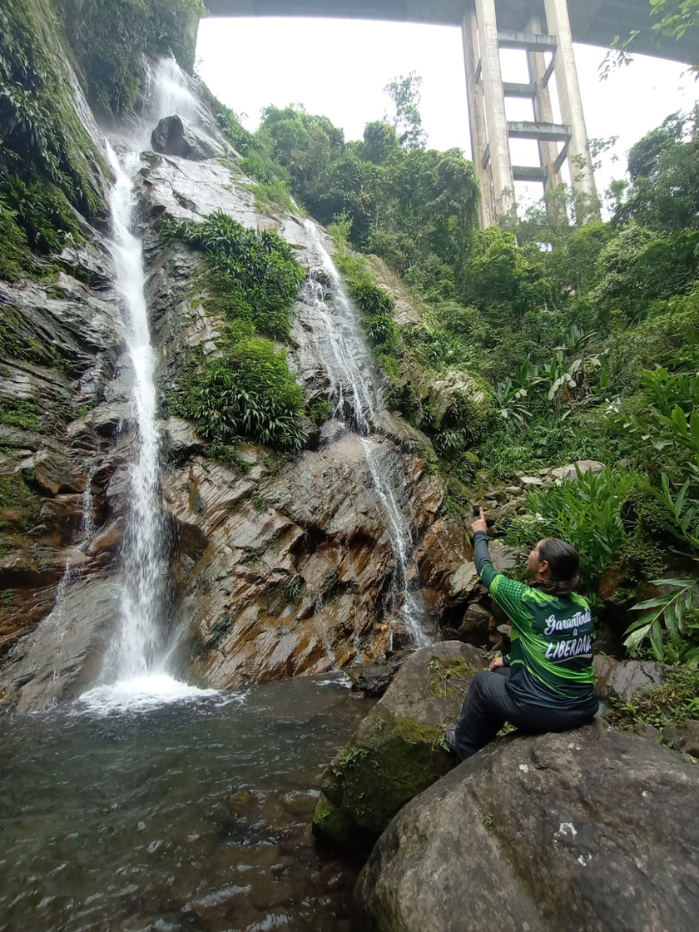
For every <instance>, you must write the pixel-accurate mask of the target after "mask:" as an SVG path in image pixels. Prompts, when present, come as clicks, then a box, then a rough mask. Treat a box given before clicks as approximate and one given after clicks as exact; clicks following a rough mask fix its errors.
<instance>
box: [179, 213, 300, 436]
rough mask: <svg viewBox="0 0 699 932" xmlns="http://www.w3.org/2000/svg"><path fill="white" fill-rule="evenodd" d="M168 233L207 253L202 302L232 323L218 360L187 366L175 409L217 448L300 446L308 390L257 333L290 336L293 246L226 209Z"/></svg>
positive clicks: (296, 275)
mask: <svg viewBox="0 0 699 932" xmlns="http://www.w3.org/2000/svg"><path fill="white" fill-rule="evenodd" d="M162 232H163V236H164V238H165V239H166V240H170V241H172V240H178V241H180V242H183V243H186V244H187V245H188V246H190V247H192V248H194V249H197V250H201V251H202V252H203V253H204V254H205V256H206V268H205V271H204V272H203V275H202V278H201V282H200V284H201V286H202V288H203V291H204V303H205V306H206V309H207V311H208V312H209V313H210V314H214V315H218V316H220V317H221V318H222V319H223V322H224V326H225V324H227V327H225V336H224V338H223V339H222V340H221V341H220V346H219V351H220V352H219V354H218V355H217V356H216V358H215V359H214V360H213V361H212V362H209V363H206V364H205V363H204V362H203V361H202V360H201V359H198V358H192V359H190V360H189V361H188V365H187V366H186V367H185V375H184V378H183V380H182V383H181V385H180V388H179V391H178V392H177V393H174V394H172V395H171V397H170V405H171V408H172V409H173V412H174V413H177V414H180V415H181V416H183V417H189V418H192V419H193V420H194V421H195V423H196V425H197V429H198V430H199V431H200V432H201V433H202V434H203V435H204V436H205V437H207V438H208V439H210V440H211V441H212V442H213V446H214V451H216V450H218V449H220V447H221V445H222V444H228V443H231V442H232V441H234V440H236V439H237V438H239V437H249V438H251V439H253V440H257V441H258V442H260V443H266V444H270V445H271V446H275V447H280V448H291V449H298V448H299V447H301V446H302V445H303V443H304V441H305V434H304V431H303V429H302V427H301V417H302V414H303V407H304V406H303V389H302V388H301V386H300V385H298V384H297V383H296V380H295V378H294V376H293V374H292V373H291V371H290V370H289V366H288V364H287V359H286V352H285V351H284V350H283V349H277V348H276V347H275V346H274V343H272V342H271V340H269V339H264V338H262V337H261V336H255V334H260V335H262V334H264V335H267V336H269V337H272V338H274V339H279V340H283V339H287V338H288V336H289V332H290V327H291V314H292V311H293V307H294V300H295V298H296V295H297V292H298V288H299V284H300V282H301V281H302V280H303V277H304V273H303V270H302V269H301V266H300V265H299V263H298V261H297V260H296V258H295V257H294V255H293V252H292V250H291V247H290V246H289V245H288V243H286V242H285V241H284V240H282V239H281V238H280V237H279V236H278V235H277V234H276V233H274V232H270V231H265V232H258V231H257V230H252V229H246V228H245V227H243V226H241V224H239V223H237V222H236V221H235V220H233V219H232V218H231V217H229V216H227V215H226V214H224V213H222V212H220V211H218V212H216V213H214V214H211V215H210V216H209V217H208V218H207V219H206V221H204V222H203V223H194V222H187V221H184V222H181V223H174V222H166V223H165V224H164V225H163V231H162Z"/></svg>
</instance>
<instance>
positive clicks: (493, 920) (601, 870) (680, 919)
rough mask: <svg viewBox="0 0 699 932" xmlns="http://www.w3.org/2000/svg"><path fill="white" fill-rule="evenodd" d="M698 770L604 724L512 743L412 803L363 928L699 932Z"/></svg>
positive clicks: (381, 867) (381, 847) (367, 874)
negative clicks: (698, 923)
mask: <svg viewBox="0 0 699 932" xmlns="http://www.w3.org/2000/svg"><path fill="white" fill-rule="evenodd" d="M697 878H699V769H697V767H696V766H694V765H692V764H689V763H686V762H685V761H684V760H683V759H682V758H681V757H680V755H679V754H676V753H674V752H673V751H670V750H668V749H666V748H663V747H660V746H658V745H652V744H650V743H649V742H647V741H643V740H642V739H641V738H638V737H636V736H635V735H631V734H627V733H625V732H617V731H613V730H611V729H607V728H605V727H604V726H603V725H602V724H601V723H595V724H593V725H588V726H586V727H585V728H582V729H579V730H577V731H573V732H564V733H562V734H548V735H540V736H537V737H530V738H514V739H511V738H507V739H505V740H504V741H500V742H496V743H495V744H493V745H491V746H489V747H488V748H485V749H484V750H483V751H480V752H479V753H478V754H476V755H474V756H473V757H472V758H470V759H469V760H467V761H465V762H464V763H463V764H461V765H460V766H459V767H458V768H456V769H455V770H453V771H452V772H451V773H450V774H448V775H447V776H446V777H444V779H442V780H440V781H439V782H438V783H436V784H435V785H434V786H432V787H431V788H430V789H429V790H427V792H425V793H423V794H422V795H421V796H419V797H418V798H417V799H414V800H413V801H412V802H411V803H409V804H408V805H407V806H405V807H404V808H403V810H402V811H401V812H400V814H399V815H398V816H397V817H396V818H395V819H394V820H393V822H392V823H391V825H390V827H389V828H388V830H387V831H386V832H385V833H384V834H383V836H382V837H381V840H380V841H379V843H378V845H377V846H376V847H375V849H374V851H373V853H372V855H371V858H370V860H369V862H368V863H367V865H366V867H365V869H364V871H363V873H362V875H361V876H360V879H359V881H358V884H357V891H356V901H357V924H356V928H357V929H361V930H362V932H515V930H516V932H520V930H525V929H526V930H528V932H552V930H556V932H599V930H601V929H603V930H605V932H636V930H641V929H643V930H647V932H651V930H652V932H665V930H666V932H694V930H695V929H696V927H697V913H698V911H699V881H698V879H697Z"/></svg>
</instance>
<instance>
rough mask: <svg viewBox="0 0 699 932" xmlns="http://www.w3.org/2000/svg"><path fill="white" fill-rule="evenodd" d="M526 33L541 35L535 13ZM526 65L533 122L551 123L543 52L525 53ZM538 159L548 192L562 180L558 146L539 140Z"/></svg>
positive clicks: (541, 30) (542, 31)
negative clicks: (532, 96)
mask: <svg viewBox="0 0 699 932" xmlns="http://www.w3.org/2000/svg"><path fill="white" fill-rule="evenodd" d="M527 31H528V32H529V33H531V35H536V36H540V35H543V33H544V30H543V29H542V28H541V17H540V16H539V15H538V14H536V13H535V14H534V15H533V16H532V17H531V18H530V20H529V24H528V26H527ZM527 64H528V66H529V82H530V83H531V84H532V85H533V88H534V89H535V93H536V96H535V97H534V120H535V121H536V122H537V123H553V106H552V105H551V92H550V91H549V82H548V78H547V74H546V67H547V66H546V56H545V55H544V54H543V52H527ZM563 122H565V120H564V121H563ZM539 159H540V161H541V167H542V168H543V169H544V172H545V173H546V179H545V181H544V190H545V191H549V190H551V189H553V188H557V187H558V185H559V184H560V183H561V182H562V181H563V178H562V177H561V170H560V166H559V165H558V146H557V145H556V143H555V142H546V141H545V140H542V139H540V140H539Z"/></svg>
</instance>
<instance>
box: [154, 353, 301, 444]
mask: <svg viewBox="0 0 699 932" xmlns="http://www.w3.org/2000/svg"><path fill="white" fill-rule="evenodd" d="M171 407H173V408H175V409H176V413H178V414H181V415H182V416H184V417H188V418H191V419H192V420H193V421H194V423H195V424H196V428H197V430H198V431H199V432H200V433H201V434H202V435H203V436H204V437H206V438H207V439H208V440H211V441H213V442H214V443H217V444H228V443H231V442H233V441H234V440H236V439H238V438H240V437H248V438H250V439H251V440H255V441H257V442H258V443H265V444H269V445H270V446H274V447H279V448H282V449H292V450H296V449H300V448H301V447H302V446H303V444H304V442H305V439H306V435H305V432H304V430H303V427H302V425H301V418H302V415H303V408H304V405H303V389H302V388H301V386H300V385H299V384H298V383H297V382H296V381H295V379H294V375H293V373H292V372H291V371H290V369H289V366H288V364H287V361H286V352H285V351H284V350H282V349H280V350H277V349H276V348H275V346H274V344H273V343H271V342H270V341H269V340H265V339H261V338H259V337H251V338H249V339H246V340H242V341H241V342H239V343H236V344H234V345H232V346H230V347H228V349H227V351H226V355H225V356H223V357H222V358H220V359H216V360H214V361H213V362H211V363H209V364H208V365H207V366H205V367H204V368H203V369H200V370H194V371H193V372H192V373H191V375H190V377H189V379H188V385H187V386H186V391H185V393H184V396H183V397H180V398H179V399H178V400H175V402H174V404H171Z"/></svg>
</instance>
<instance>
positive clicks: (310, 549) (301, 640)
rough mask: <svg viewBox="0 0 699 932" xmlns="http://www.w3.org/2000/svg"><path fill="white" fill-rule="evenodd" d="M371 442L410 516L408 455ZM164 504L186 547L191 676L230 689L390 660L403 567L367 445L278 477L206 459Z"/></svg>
mask: <svg viewBox="0 0 699 932" xmlns="http://www.w3.org/2000/svg"><path fill="white" fill-rule="evenodd" d="M368 443H369V444H370V445H371V448H372V449H373V455H375V456H376V457H377V460H376V462H377V464H378V468H380V469H381V470H382V471H384V472H389V473H390V472H394V475H395V479H394V482H395V485H396V487H397V488H400V489H402V495H404V496H405V499H404V500H403V502H401V503H400V504H401V507H404V508H406V509H407V504H408V501H407V500H408V496H410V494H411V480H410V474H409V473H406V471H405V467H404V464H403V460H402V458H401V456H400V454H399V453H398V451H397V450H396V448H395V446H394V445H393V444H392V443H390V441H387V440H385V439H380V438H372V439H371V440H370V441H368ZM261 460H264V458H263V457H261ZM164 495H165V499H166V502H167V508H168V513H169V515H170V520H171V521H172V523H173V525H174V526H175V528H176V529H177V536H178V539H179V541H180V554H181V556H180V563H179V566H178V567H177V568H176V570H175V572H174V575H173V579H174V585H175V587H176V591H177V593H178V598H179V599H180V609H179V612H178V618H177V624H178V626H179V628H180V630H182V631H183V632H186V634H185V635H183V639H182V654H181V662H182V663H183V670H184V671H185V675H186V676H188V677H191V678H194V679H195V681H196V682H200V683H202V684H207V685H210V686H215V687H217V688H225V687H229V686H232V685H238V684H241V683H247V682H262V681H267V680H271V679H277V678H280V677H284V676H292V675H298V674H301V673H323V672H326V671H327V670H329V669H331V668H333V667H336V666H344V665H346V664H347V663H349V661H350V660H352V659H353V658H354V657H355V656H357V654H358V653H359V654H360V656H361V657H362V658H363V659H366V660H370V659H373V658H377V657H381V656H383V655H384V654H385V653H386V650H387V649H388V646H389V643H390V638H391V618H390V617H389V615H388V609H389V607H390V599H391V592H390V580H391V578H392V575H393V572H394V569H395V556H394V553H393V550H392V547H391V543H390V539H389V538H388V536H387V535H386V534H385V512H384V510H383V504H382V502H381V500H380V498H379V496H378V494H377V492H376V489H375V486H374V482H373V479H372V475H371V471H370V469H369V466H368V464H367V461H366V445H365V443H363V442H362V441H360V440H359V438H357V437H356V436H354V435H345V436H343V437H342V438H341V439H340V440H338V441H336V442H335V443H333V444H331V445H330V446H328V447H327V448H324V449H323V450H321V451H319V452H312V451H305V452H304V453H303V454H302V455H300V456H299V457H297V458H296V459H294V460H293V461H292V462H289V463H288V464H286V465H284V466H283V467H282V468H281V469H280V470H279V471H278V472H275V473H274V474H270V475H265V467H264V465H256V466H252V468H250V469H249V470H247V471H245V472H244V474H243V475H242V476H241V475H239V474H238V472H237V471H236V470H233V469H230V468H228V467H226V466H224V465H223V464H218V463H212V462H209V461H206V460H203V459H200V458H196V459H194V460H193V461H192V462H191V463H189V464H188V465H187V466H186V467H181V468H178V469H176V470H174V471H173V472H172V473H171V475H170V476H169V477H168V478H167V479H166V481H165V483H164ZM425 520H428V519H425Z"/></svg>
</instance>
